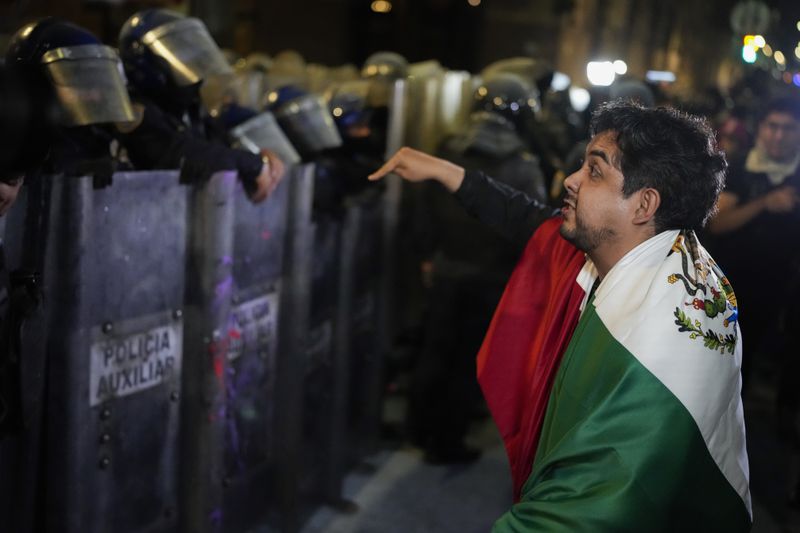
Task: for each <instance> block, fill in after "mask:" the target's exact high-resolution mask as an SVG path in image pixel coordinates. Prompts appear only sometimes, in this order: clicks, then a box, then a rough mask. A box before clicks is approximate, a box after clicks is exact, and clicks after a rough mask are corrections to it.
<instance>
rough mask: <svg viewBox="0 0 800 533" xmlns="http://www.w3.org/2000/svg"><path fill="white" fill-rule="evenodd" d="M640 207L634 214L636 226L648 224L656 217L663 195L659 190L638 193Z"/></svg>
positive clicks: (643, 190)
mask: <svg viewBox="0 0 800 533" xmlns="http://www.w3.org/2000/svg"><path fill="white" fill-rule="evenodd" d="M636 195H637V197H638V205H637V206H636V211H635V212H634V214H633V223H634V224H648V223H649V222H651V221H652V220H653V219H654V218H655V216H656V211H657V210H658V206H660V205H661V195H660V194H659V193H658V191H657V190H655V189H652V188H644V189H642V190H640V191H638V192H637V193H636Z"/></svg>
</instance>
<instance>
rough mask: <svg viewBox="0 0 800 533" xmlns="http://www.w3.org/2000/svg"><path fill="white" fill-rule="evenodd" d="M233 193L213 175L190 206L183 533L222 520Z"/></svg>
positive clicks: (227, 175) (231, 184)
mask: <svg viewBox="0 0 800 533" xmlns="http://www.w3.org/2000/svg"><path fill="white" fill-rule="evenodd" d="M235 190H236V173H235V172H218V173H216V174H214V175H213V176H212V177H211V179H209V180H208V181H207V182H206V183H204V184H203V185H202V186H200V187H197V188H195V189H193V190H192V193H191V199H190V212H189V240H188V257H187V262H186V265H187V266H186V292H185V310H184V314H185V316H186V332H185V335H184V344H185V347H184V351H185V353H186V357H185V358H184V361H185V365H184V369H183V376H182V381H181V384H182V388H183V401H182V402H181V469H180V496H181V497H180V529H181V531H184V532H187V533H188V532H192V533H202V532H205V531H217V530H219V528H220V527H221V524H222V518H223V513H222V504H223V487H224V481H225V476H224V471H225V469H224V440H225V423H226V417H227V413H226V392H225V385H226V383H225V375H226V372H227V368H228V349H229V342H228V334H227V331H228V330H227V328H228V320H229V316H230V306H231V298H232V290H233V278H232V255H233V221H234V192H235Z"/></svg>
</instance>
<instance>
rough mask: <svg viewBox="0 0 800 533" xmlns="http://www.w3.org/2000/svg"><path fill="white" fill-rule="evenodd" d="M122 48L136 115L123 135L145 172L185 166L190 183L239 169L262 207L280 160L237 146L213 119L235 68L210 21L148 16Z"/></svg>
mask: <svg viewBox="0 0 800 533" xmlns="http://www.w3.org/2000/svg"><path fill="white" fill-rule="evenodd" d="M119 48H120V56H121V58H122V62H123V65H124V67H125V73H126V75H127V77H128V82H129V84H130V89H131V97H132V99H133V101H134V113H135V119H134V121H133V122H132V123H129V124H120V125H119V130H120V133H121V139H122V140H123V142H124V144H125V146H126V148H127V151H128V156H129V157H130V160H131V162H132V163H133V164H134V165H135V166H136V167H137V168H143V169H144V168H147V169H151V168H180V170H181V179H182V180H183V181H184V182H187V183H196V182H201V181H203V180H205V179H207V178H208V177H209V176H211V174H213V173H215V172H218V171H221V170H236V171H237V172H238V175H239V179H240V181H241V182H242V185H243V186H244V189H245V191H246V192H247V194H248V196H249V197H250V199H251V200H252V201H254V202H259V201H262V200H264V199H265V198H266V197H267V196H268V195H269V194H270V193H271V192H272V191H273V190H274V189H275V187H276V186H277V184H278V182H279V181H280V179H281V178H282V176H283V162H282V161H281V160H280V158H279V157H278V156H277V155H276V154H275V153H273V152H271V151H269V150H262V152H261V154H252V153H249V152H246V151H244V150H236V149H231V148H230V147H228V146H227V145H226V142H227V133H226V132H225V131H224V129H223V128H222V127H220V126H219V125H217V124H215V121H214V120H213V118H212V117H211V116H210V114H209V111H208V109H210V110H211V112H212V113H213V112H215V111H216V110H217V109H218V108H219V107H220V106H221V105H222V103H223V102H224V100H225V91H226V90H227V84H228V83H230V81H231V80H232V75H233V71H232V69H231V67H230V65H229V64H228V63H227V61H226V60H225V57H224V56H223V54H222V52H221V51H220V49H219V48H218V47H217V45H216V43H215V42H214V41H213V39H212V38H211V36H210V35H209V33H208V30H207V29H206V27H205V25H204V24H203V22H202V21H200V20H198V19H195V18H189V17H183V16H182V15H179V14H177V13H174V12H171V11H168V10H165V9H148V10H144V11H140V12H139V13H136V14H135V15H133V16H131V17H130V18H129V19H128V20H127V21H126V22H125V24H124V25H123V27H122V30H121V31H120V35H119Z"/></svg>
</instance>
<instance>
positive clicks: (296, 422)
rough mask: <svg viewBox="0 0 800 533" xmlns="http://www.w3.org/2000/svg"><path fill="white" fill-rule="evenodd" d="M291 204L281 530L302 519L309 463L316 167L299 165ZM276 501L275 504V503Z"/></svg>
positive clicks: (280, 384) (284, 302)
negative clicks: (306, 392) (306, 401)
mask: <svg viewBox="0 0 800 533" xmlns="http://www.w3.org/2000/svg"><path fill="white" fill-rule="evenodd" d="M288 185H289V202H288V214H287V220H288V222H287V228H286V238H285V244H284V251H283V254H284V256H283V257H284V272H285V273H286V274H285V276H284V278H283V283H282V285H281V298H280V300H281V305H280V316H281V318H280V322H279V325H278V356H277V358H276V361H275V372H276V382H275V410H274V412H273V416H274V426H273V427H274V431H275V433H274V434H275V438H274V439H273V446H272V449H273V453H274V457H275V459H276V460H275V468H274V473H275V485H274V487H275V500H274V504H275V510H276V515H275V517H276V519H277V524H276V525H277V528H278V529H279V530H280V531H287V532H293V531H297V530H298V529H299V524H300V520H301V514H300V510H301V504H302V501H301V499H300V476H301V469H302V465H303V462H304V461H305V457H304V456H303V449H302V448H303V446H302V439H303V377H304V375H305V369H306V356H305V353H306V347H307V342H308V332H309V325H310V316H311V291H312V289H311V279H312V269H313V260H314V256H313V246H314V227H313V224H312V216H311V214H312V204H313V199H314V165H313V164H306V165H300V166H297V167H294V168H293V169H292V172H291V174H290V175H289V183H288ZM270 503H272V502H270Z"/></svg>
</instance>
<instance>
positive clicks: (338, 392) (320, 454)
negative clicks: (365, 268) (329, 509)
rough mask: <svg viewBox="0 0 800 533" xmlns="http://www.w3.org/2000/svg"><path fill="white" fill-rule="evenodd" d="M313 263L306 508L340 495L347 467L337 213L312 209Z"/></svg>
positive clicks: (303, 480) (305, 435)
mask: <svg viewBox="0 0 800 533" xmlns="http://www.w3.org/2000/svg"><path fill="white" fill-rule="evenodd" d="M314 221H315V224H314V256H313V257H314V268H313V271H312V285H311V287H312V289H311V301H312V310H311V324H310V329H309V334H308V342H307V346H306V368H305V377H304V383H303V391H304V397H303V401H304V403H303V451H304V456H305V460H304V468H303V472H302V478H301V487H300V488H301V493H302V497H303V503H304V509H303V511H305V512H306V514H308V513H309V512H310V511H311V510H312V509H313V507H314V506H315V505H320V504H325V503H327V504H333V505H336V504H338V503H339V501H340V500H341V488H342V487H341V485H342V479H343V477H344V474H345V471H346V463H345V445H346V437H345V433H346V425H345V413H346V409H345V408H346V391H347V378H348V375H347V362H346V357H347V354H346V353H345V352H344V351H343V350H342V347H341V346H340V343H339V340H340V338H341V334H340V331H341V328H342V327H343V325H344V324H345V322H346V317H343V316H341V310H342V309H343V301H342V298H343V296H344V295H343V294H342V290H341V283H342V266H343V265H342V264H341V261H342V257H343V252H342V241H341V233H342V220H341V217H340V216H339V215H338V214H333V213H327V212H317V213H315V215H314Z"/></svg>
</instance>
